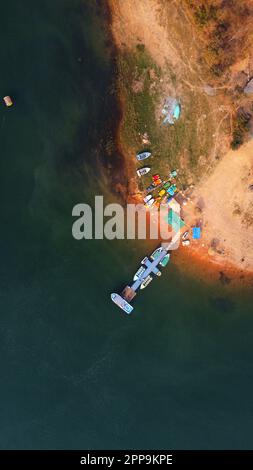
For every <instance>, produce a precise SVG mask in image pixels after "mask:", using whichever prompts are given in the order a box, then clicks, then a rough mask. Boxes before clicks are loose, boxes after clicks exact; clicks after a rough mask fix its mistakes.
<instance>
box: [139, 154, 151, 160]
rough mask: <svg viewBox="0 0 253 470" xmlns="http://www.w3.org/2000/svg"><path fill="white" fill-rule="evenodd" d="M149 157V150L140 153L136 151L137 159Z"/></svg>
mask: <svg viewBox="0 0 253 470" xmlns="http://www.w3.org/2000/svg"><path fill="white" fill-rule="evenodd" d="M149 157H151V152H141V153H137V155H136V158H137V160H139V161H141V160H145V159H146V158H149Z"/></svg>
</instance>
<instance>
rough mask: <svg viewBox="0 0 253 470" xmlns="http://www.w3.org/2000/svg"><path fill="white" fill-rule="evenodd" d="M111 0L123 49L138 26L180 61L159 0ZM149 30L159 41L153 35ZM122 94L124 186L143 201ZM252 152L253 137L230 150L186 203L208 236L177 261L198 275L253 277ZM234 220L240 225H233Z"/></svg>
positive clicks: (144, 37)
mask: <svg viewBox="0 0 253 470" xmlns="http://www.w3.org/2000/svg"><path fill="white" fill-rule="evenodd" d="M108 2H109V7H110V11H111V19H112V21H111V32H112V37H113V38H114V41H115V45H116V47H117V49H118V53H119V54H120V53H121V47H124V48H125V47H129V48H130V49H131V47H132V46H133V44H134V41H135V35H136V34H137V31H138V40H141V41H142V42H143V43H145V44H148V47H150V53H151V54H152V55H153V56H156V59H157V60H158V61H159V64H160V65H164V64H165V62H166V54H167V53H170V54H172V58H173V62H175V63H176V62H177V60H179V58H178V57H177V56H176V54H175V51H174V50H173V44H170V45H169V47H168V50H167V51H165V53H164V55H163V47H162V42H163V40H165V38H166V31H165V29H164V28H163V27H162V25H161V24H160V22H159V19H158V17H157V16H156V14H155V13H152V8H153V11H154V12H155V11H156V10H155V7H156V6H159V2H158V1H155V0H148V3H150V4H151V3H152V8H151V10H150V12H148V13H147V11H146V9H145V6H147V0H141V1H140V3H139V6H138V15H140V17H139V16H138V15H137V13H136V12H135V14H133V13H132V10H131V6H133V2H132V0H125V1H124V3H119V2H115V0H108ZM140 4H141V5H140ZM142 14H143V17H142V16H141V15H142ZM152 14H153V20H152ZM151 20H152V21H151ZM145 21H150V29H149V32H148V34H147V32H146V30H145ZM142 23H143V24H142ZM140 25H142V27H140ZM139 27H140V28H139ZM138 28H139V29H138ZM126 30H128V31H129V34H126ZM149 35H151V38H153V41H148V36H149ZM136 37H137V36H136ZM159 37H160V41H159ZM123 39H124V43H123V42H122V41H123ZM145 41H146V42H145ZM122 44H123V46H122ZM156 53H157V54H156ZM118 99H119V103H120V107H121V111H122V112H121V121H120V122H119V123H118V130H117V146H118V148H119V149H120V151H121V153H122V155H123V156H124V164H125V168H124V173H125V176H126V180H127V181H128V183H127V186H128V188H127V190H126V188H125V189H124V188H119V192H121V193H122V195H123V196H124V197H125V199H128V201H130V202H140V196H138V193H139V191H138V185H137V179H136V177H135V169H136V168H135V160H134V157H133V153H132V152H131V149H128V148H126V146H125V145H124V143H123V141H122V137H121V126H122V120H123V116H124V110H125V104H124V97H122V96H118ZM251 154H252V155H253V142H250V143H248V144H246V145H245V146H243V147H242V148H241V149H240V150H239V151H237V152H232V151H230V152H228V153H227V154H226V155H225V156H224V158H222V159H221V160H220V161H219V162H218V163H217V165H216V166H215V168H214V170H213V171H211V172H210V173H209V174H208V175H206V177H205V178H203V179H202V180H201V182H200V184H199V185H198V187H197V188H195V189H194V194H193V198H192V199H193V202H192V206H191V207H189V208H188V206H187V208H186V209H184V212H185V213H184V216H185V217H184V218H185V221H186V229H187V230H188V229H190V227H192V226H193V225H194V224H195V223H198V220H199V218H200V217H201V219H202V220H201V224H202V233H203V238H202V239H201V240H200V241H198V243H195V242H193V243H192V244H191V246H190V247H182V246H181V247H180V249H179V250H177V252H175V255H173V261H174V262H175V264H176V265H177V266H178V267H179V269H180V270H182V271H185V272H187V273H194V275H195V276H196V275H197V276H198V277H200V278H202V279H206V280H209V281H211V280H213V281H217V280H220V281H221V282H222V283H223V284H224V285H229V284H233V283H234V282H233V281H236V282H237V283H238V282H240V283H242V284H249V283H251V282H252V281H253V246H252V242H251V240H253V228H252V225H251V224H250V223H249V225H248V226H247V224H246V222H247V220H246V215H247V216H248V218H249V217H251V215H248V214H251V212H250V211H251V209H252V203H251V200H250V197H251V194H248V193H247V201H246V202H245V184H247V185H248V186H249V185H250V183H251V179H252V182H253V165H252V163H251ZM237 158H238V161H237V160H236V159H237ZM246 179H247V183H246ZM242 182H243V184H242ZM244 183H245V184H244ZM233 188H236V191H235V190H234V191H233ZM231 191H232V193H231ZM200 200H204V203H203V204H204V209H199V207H198V206H199V201H200ZM220 202H222V203H220ZM237 207H239V209H240V211H241V212H240V213H239V209H238V214H237V217H235V211H236V209H237ZM196 208H198V209H199V210H200V211H201V214H199V213H198V214H197V215H196ZM250 220H251V219H250ZM231 224H232V227H234V230H233V229H231ZM215 240H216V242H215ZM215 243H216V245H215ZM203 245H204V246H203ZM217 246H218V248H217ZM251 253H252V254H251Z"/></svg>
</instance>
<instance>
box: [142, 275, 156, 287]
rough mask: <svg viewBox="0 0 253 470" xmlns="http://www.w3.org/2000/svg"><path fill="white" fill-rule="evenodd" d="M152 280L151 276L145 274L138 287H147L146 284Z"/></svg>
mask: <svg viewBox="0 0 253 470" xmlns="http://www.w3.org/2000/svg"><path fill="white" fill-rule="evenodd" d="M152 280H153V278H152V276H150V274H149V276H147V277H146V278H145V279H144V281H143V282H142V284H141V286H140V289H145V287H147V286H148V285H149V284H150V282H151V281H152Z"/></svg>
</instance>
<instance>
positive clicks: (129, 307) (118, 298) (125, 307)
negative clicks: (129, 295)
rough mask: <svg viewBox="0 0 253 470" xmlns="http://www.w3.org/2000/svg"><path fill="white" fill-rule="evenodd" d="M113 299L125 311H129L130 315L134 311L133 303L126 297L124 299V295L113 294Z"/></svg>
mask: <svg viewBox="0 0 253 470" xmlns="http://www.w3.org/2000/svg"><path fill="white" fill-rule="evenodd" d="M111 299H112V301H113V302H114V303H115V304H116V305H117V306H118V307H120V308H121V309H122V310H123V311H124V312H125V313H127V314H128V315H130V313H132V311H133V309H134V308H133V307H132V305H130V304H129V303H128V302H127V301H126V300H125V299H123V297H121V296H120V295H119V294H115V293H113V294H111Z"/></svg>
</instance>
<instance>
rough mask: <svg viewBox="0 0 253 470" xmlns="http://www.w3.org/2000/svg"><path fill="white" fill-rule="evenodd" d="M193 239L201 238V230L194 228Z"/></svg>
mask: <svg viewBox="0 0 253 470" xmlns="http://www.w3.org/2000/svg"><path fill="white" fill-rule="evenodd" d="M192 238H195V239H198V238H201V228H200V227H193V229H192Z"/></svg>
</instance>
